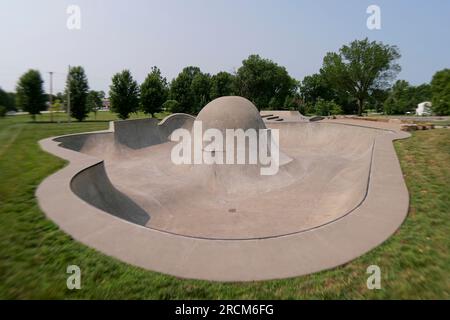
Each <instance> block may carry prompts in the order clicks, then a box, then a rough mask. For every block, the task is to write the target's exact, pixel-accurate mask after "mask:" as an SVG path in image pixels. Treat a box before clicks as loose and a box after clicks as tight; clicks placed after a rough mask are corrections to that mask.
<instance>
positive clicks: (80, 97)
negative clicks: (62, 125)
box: [66, 66, 89, 121]
mask: <svg viewBox="0 0 450 320" xmlns="http://www.w3.org/2000/svg"><path fill="white" fill-rule="evenodd" d="M67 91H69V92H70V115H71V116H72V117H73V118H75V119H77V120H78V121H83V120H84V119H85V118H86V117H87V115H88V113H89V109H88V106H87V103H86V102H87V96H88V92H89V85H88V81H87V78H86V74H85V73H84V69H83V67H81V66H77V67H72V68H70V72H69V74H68V76H67V81H66V93H67Z"/></svg>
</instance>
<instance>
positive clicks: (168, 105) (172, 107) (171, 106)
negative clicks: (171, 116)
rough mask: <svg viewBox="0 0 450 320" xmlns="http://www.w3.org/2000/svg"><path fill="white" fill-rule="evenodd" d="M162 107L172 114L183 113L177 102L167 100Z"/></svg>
mask: <svg viewBox="0 0 450 320" xmlns="http://www.w3.org/2000/svg"><path fill="white" fill-rule="evenodd" d="M162 107H163V109H164V110H165V111H169V112H172V113H180V112H183V110H181V109H182V108H181V106H180V104H179V103H178V101H177V100H167V101H166V102H164V103H163V105H162Z"/></svg>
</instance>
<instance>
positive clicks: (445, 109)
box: [431, 69, 450, 116]
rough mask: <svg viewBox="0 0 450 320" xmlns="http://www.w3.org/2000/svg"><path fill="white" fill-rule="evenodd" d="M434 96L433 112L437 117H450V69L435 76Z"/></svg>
mask: <svg viewBox="0 0 450 320" xmlns="http://www.w3.org/2000/svg"><path fill="white" fill-rule="evenodd" d="M431 93H432V95H433V98H432V102H433V112H434V113H436V114H437V115H442V116H444V115H450V69H444V70H441V71H438V72H436V73H435V74H434V76H433V79H432V80H431Z"/></svg>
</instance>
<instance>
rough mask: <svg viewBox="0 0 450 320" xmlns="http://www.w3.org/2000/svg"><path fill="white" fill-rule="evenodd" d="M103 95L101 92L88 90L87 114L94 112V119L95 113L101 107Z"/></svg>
mask: <svg viewBox="0 0 450 320" xmlns="http://www.w3.org/2000/svg"><path fill="white" fill-rule="evenodd" d="M104 98H105V93H104V92H103V91H94V90H90V91H89V93H88V96H87V101H86V104H87V109H88V111H89V112H94V115H95V118H97V111H98V110H100V109H101V108H102V107H103V99H104Z"/></svg>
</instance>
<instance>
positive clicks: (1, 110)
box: [0, 105, 6, 118]
mask: <svg viewBox="0 0 450 320" xmlns="http://www.w3.org/2000/svg"><path fill="white" fill-rule="evenodd" d="M4 116H6V107H4V106H2V105H0V118H3V117H4Z"/></svg>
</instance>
